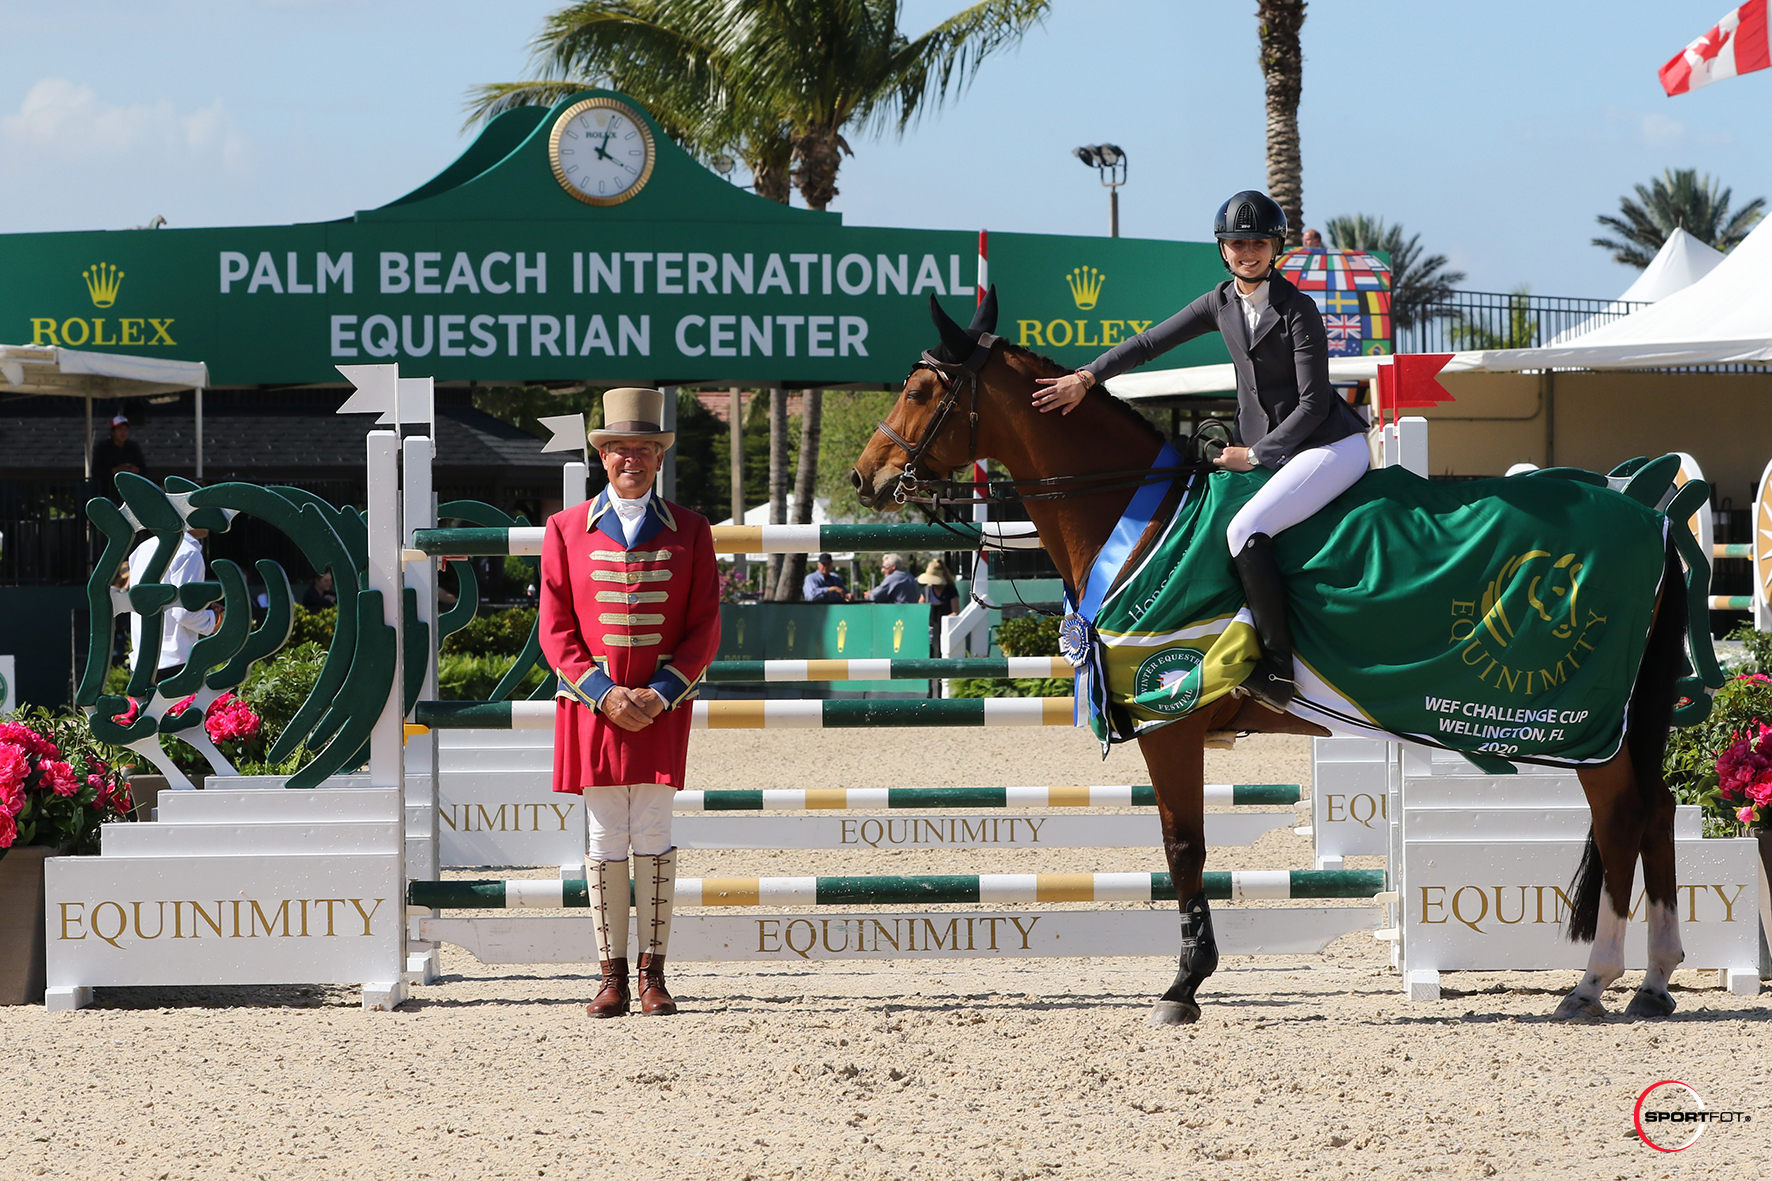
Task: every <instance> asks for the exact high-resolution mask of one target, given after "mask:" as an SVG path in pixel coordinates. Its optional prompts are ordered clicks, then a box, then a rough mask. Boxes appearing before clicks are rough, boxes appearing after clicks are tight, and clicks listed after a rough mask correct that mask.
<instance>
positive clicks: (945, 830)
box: [842, 816, 1046, 849]
mask: <svg viewBox="0 0 1772 1181" xmlns="http://www.w3.org/2000/svg"><path fill="white" fill-rule="evenodd" d="M1045 825H1046V820H1045V819H1036V818H1034V817H1031V816H943V817H911V818H908V819H897V820H894V819H885V818H881V819H878V820H875V819H866V818H856V819H851V818H845V819H844V820H843V821H842V839H843V844H845V845H868V846H870V847H872V848H875V849H880V848H886V847H889V846H894V845H1037V844H1039V843H1040V829H1041V828H1043V827H1045Z"/></svg>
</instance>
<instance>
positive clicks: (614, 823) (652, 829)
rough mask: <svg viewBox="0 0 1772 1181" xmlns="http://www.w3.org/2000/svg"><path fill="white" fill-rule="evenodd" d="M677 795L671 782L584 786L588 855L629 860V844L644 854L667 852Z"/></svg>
mask: <svg viewBox="0 0 1772 1181" xmlns="http://www.w3.org/2000/svg"><path fill="white" fill-rule="evenodd" d="M676 798H677V789H676V788H674V787H672V786H671V785H670V784H668V783H630V784H626V785H624V786H621V787H587V788H585V793H584V800H585V856H586V857H588V858H589V859H590V860H592V861H626V860H627V859H628V850H629V848H632V849H633V851H634V852H636V853H639V854H641V855H643V856H656V855H658V854H660V853H664V852H668V851H669V850H670V847H671V805H672V804H673V803H674V802H675V801H676Z"/></svg>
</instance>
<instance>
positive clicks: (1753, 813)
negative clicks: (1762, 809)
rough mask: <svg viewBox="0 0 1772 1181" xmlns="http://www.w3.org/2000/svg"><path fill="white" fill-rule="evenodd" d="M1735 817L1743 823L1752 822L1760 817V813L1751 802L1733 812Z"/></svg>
mask: <svg viewBox="0 0 1772 1181" xmlns="http://www.w3.org/2000/svg"><path fill="white" fill-rule="evenodd" d="M1735 819H1737V820H1739V821H1741V823H1743V824H1754V823H1756V822H1758V820H1759V819H1760V813H1759V810H1758V809H1757V808H1755V807H1754V806H1753V805H1752V804H1749V805H1748V806H1747V807H1745V808H1743V809H1742V810H1741V811H1739V812H1737V813H1735Z"/></svg>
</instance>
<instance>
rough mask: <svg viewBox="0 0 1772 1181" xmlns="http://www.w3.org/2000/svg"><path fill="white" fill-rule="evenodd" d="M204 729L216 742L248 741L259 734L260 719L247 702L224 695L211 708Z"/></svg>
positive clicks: (231, 695)
mask: <svg viewBox="0 0 1772 1181" xmlns="http://www.w3.org/2000/svg"><path fill="white" fill-rule="evenodd" d="M203 728H204V729H205V730H207V731H208V732H209V737H210V738H211V739H212V740H214V741H216V742H223V741H230V740H241V739H248V738H252V737H253V736H255V735H256V734H257V733H258V730H259V718H258V715H257V714H256V713H254V712H253V711H252V707H251V706H250V705H248V704H246V702H244V701H242V700H240V699H239V698H238V697H235V696H234V695H233V694H232V693H224V694H222V695H221V696H220V697H218V698H217V699H216V700H215V703H214V704H213V705H211V706H210V707H209V713H208V715H207V716H206V718H205V719H204V722H203Z"/></svg>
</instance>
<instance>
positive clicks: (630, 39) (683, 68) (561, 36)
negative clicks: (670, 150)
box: [469, 0, 1051, 209]
mask: <svg viewBox="0 0 1772 1181" xmlns="http://www.w3.org/2000/svg"><path fill="white" fill-rule="evenodd" d="M1050 4H1051V0H979V2H978V3H974V4H972V5H970V6H968V7H967V8H965V9H963V10H962V11H961V12H959V13H958V14H956V15H955V16H953V17H951V18H949V19H948V20H946V21H944V22H942V23H941V24H939V25H937V26H936V27H935V28H933V29H931V30H929V31H928V32H926V33H924V34H923V35H922V36H920V37H917V38H915V39H909V38H906V37H905V36H904V35H903V34H902V33H900V32H899V31H898V21H899V15H900V8H901V0H579V2H578V3H576V4H573V5H571V6H570V7H568V8H564V9H561V10H560V11H558V12H556V13H554V14H553V15H551V16H550V17H548V19H547V21H546V22H545V23H544V24H543V26H542V31H541V32H540V33H539V34H538V35H537V36H536V38H535V41H534V43H533V46H532V49H533V55H534V63H535V73H536V74H537V78H536V80H534V81H532V82H522V83H499V84H494V85H491V86H482V87H480V88H478V89H477V90H476V91H475V92H474V94H473V96H472V97H471V99H470V103H469V108H470V118H471V119H485V118H489V117H491V116H492V115H495V114H498V113H500V112H501V111H504V110H508V109H510V108H512V107H514V106H521V105H527V104H531V103H551V102H554V101H557V100H558V99H559V98H560V97H561V96H562V94H566V93H571V91H572V89H575V88H577V89H582V88H583V87H585V86H588V85H605V86H609V87H611V88H612V89H618V90H622V91H624V92H626V93H628V94H632V95H633V96H634V97H635V98H637V99H639V100H640V101H641V102H643V103H645V104H646V105H647V107H648V108H649V109H650V110H651V111H652V113H653V115H654V117H655V118H657V119H658V121H659V123H660V125H661V126H662V127H664V129H665V131H666V132H667V133H668V134H670V135H671V137H672V138H673V139H676V140H678V141H679V142H680V143H682V144H683V145H684V146H685V147H686V148H688V149H689V150H690V151H692V152H695V153H696V154H697V155H700V156H701V157H702V158H703V159H706V158H708V157H709V156H711V155H712V154H714V153H715V152H719V151H722V150H729V151H732V152H734V153H735V154H737V155H738V156H740V158H742V159H743V160H744V161H745V163H746V164H747V165H748V166H749V167H750V168H751V170H752V174H753V176H755V177H756V178H757V189H758V192H759V193H760V194H762V195H764V196H773V197H776V199H777V200H785V198H786V180H787V176H788V172H787V167H788V164H789V161H790V160H791V166H792V170H793V171H792V179H793V182H794V183H795V184H796V185H798V187H799V190H800V195H801V197H803V198H804V199H805V201H806V204H807V205H808V206H809V207H811V208H813V209H824V208H826V207H827V206H828V205H829V204H830V203H831V201H832V199H833V198H835V197H836V195H837V184H836V181H837V174H838V171H839V169H840V168H841V164H842V157H843V155H844V154H846V153H848V154H853V150H852V149H851V147H850V145H849V141H848V140H847V138H846V137H845V135H844V132H845V131H846V130H850V129H859V130H862V131H864V132H866V133H868V134H872V135H878V134H880V133H882V132H884V131H886V130H887V129H888V128H893V129H895V130H897V131H898V132H899V133H902V132H903V131H904V130H905V129H906V128H907V127H909V126H910V125H911V124H912V123H913V122H915V121H916V120H917V119H918V118H919V117H921V115H922V114H923V113H924V112H925V111H926V110H928V109H930V108H932V107H934V108H939V107H940V106H941V105H942V104H943V103H944V102H946V101H947V99H948V97H949V95H950V94H957V93H959V92H960V91H962V90H964V89H965V88H966V86H967V85H969V84H970V83H971V82H972V80H973V78H974V77H975V76H976V74H977V71H978V67H979V66H980V65H981V64H982V63H983V61H984V59H985V58H987V57H989V56H990V55H991V54H992V53H995V52H996V51H998V50H1000V49H1003V48H1006V47H1009V46H1012V45H1014V44H1016V43H1017V42H1018V41H1019V40H1020V38H1021V36H1022V35H1023V34H1024V33H1025V32H1027V30H1028V29H1030V28H1032V27H1033V26H1034V25H1036V24H1038V23H1039V22H1040V21H1041V20H1043V19H1044V18H1045V16H1046V13H1047V10H1048V9H1049V7H1050ZM568 79H572V80H573V81H567V80H568Z"/></svg>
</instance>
